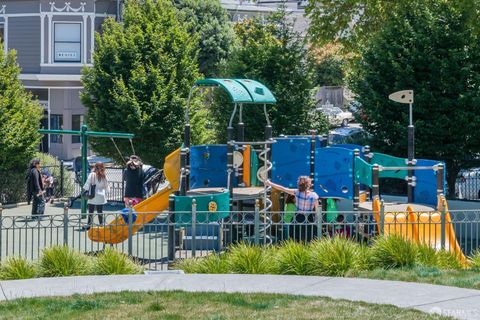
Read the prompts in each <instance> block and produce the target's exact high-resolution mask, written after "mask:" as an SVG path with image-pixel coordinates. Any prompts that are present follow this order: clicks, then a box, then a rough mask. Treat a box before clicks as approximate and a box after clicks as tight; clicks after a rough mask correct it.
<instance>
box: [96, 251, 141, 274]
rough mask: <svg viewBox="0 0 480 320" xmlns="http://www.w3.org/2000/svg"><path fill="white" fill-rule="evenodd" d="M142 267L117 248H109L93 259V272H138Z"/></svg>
mask: <svg viewBox="0 0 480 320" xmlns="http://www.w3.org/2000/svg"><path fill="white" fill-rule="evenodd" d="M141 272H142V267H141V266H140V265H138V264H136V263H135V262H134V261H133V260H132V259H130V258H129V257H128V256H126V255H125V254H123V253H121V252H118V251H117V250H115V249H112V248H107V249H105V251H103V252H102V253H100V254H99V255H98V256H97V258H96V259H94V261H93V273H94V274H101V275H109V274H138V273H141Z"/></svg>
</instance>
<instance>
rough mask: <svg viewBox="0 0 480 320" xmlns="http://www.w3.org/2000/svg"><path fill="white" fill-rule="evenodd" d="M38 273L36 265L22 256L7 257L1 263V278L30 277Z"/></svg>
mask: <svg viewBox="0 0 480 320" xmlns="http://www.w3.org/2000/svg"><path fill="white" fill-rule="evenodd" d="M36 275H37V268H36V266H35V265H34V264H33V263H31V262H29V261H27V260H26V259H24V258H21V257H10V258H7V259H6V260H5V261H3V262H2V264H1V265H0V280H17V279H30V278H34V277H35V276H36Z"/></svg>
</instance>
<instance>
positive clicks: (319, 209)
mask: <svg viewBox="0 0 480 320" xmlns="http://www.w3.org/2000/svg"><path fill="white" fill-rule="evenodd" d="M316 216H317V239H321V238H322V228H323V212H322V206H320V205H318V206H317V210H316Z"/></svg>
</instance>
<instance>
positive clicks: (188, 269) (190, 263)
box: [173, 258, 201, 273]
mask: <svg viewBox="0 0 480 320" xmlns="http://www.w3.org/2000/svg"><path fill="white" fill-rule="evenodd" d="M200 261H201V258H188V259H180V260H176V261H175V264H174V266H173V268H174V269H176V270H183V272H185V273H199V272H198V269H199V267H198V265H199V264H200Z"/></svg>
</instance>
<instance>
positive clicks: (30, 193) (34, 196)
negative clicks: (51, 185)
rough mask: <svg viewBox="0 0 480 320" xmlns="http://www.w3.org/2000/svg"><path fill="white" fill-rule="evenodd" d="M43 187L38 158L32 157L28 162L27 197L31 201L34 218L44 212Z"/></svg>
mask: <svg viewBox="0 0 480 320" xmlns="http://www.w3.org/2000/svg"><path fill="white" fill-rule="evenodd" d="M44 190H45V187H44V185H43V180H42V173H41V171H40V160H38V159H33V160H32V161H31V162H30V170H29V172H28V179H27V198H28V202H30V201H32V217H34V218H36V217H38V216H39V215H42V214H44V212H45V198H44Z"/></svg>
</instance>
